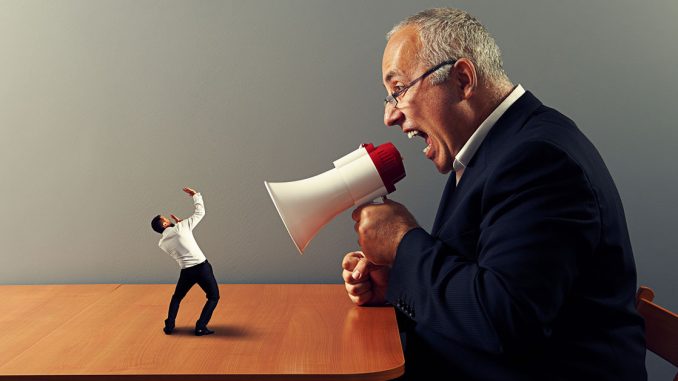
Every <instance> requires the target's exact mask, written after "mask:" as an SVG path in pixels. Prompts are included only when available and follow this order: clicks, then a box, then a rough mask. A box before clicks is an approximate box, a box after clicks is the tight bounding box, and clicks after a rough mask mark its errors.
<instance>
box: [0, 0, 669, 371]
mask: <svg viewBox="0 0 678 381" xmlns="http://www.w3.org/2000/svg"><path fill="white" fill-rule="evenodd" d="M433 6H457V7H460V8H464V9H466V10H468V11H470V12H471V13H472V14H474V15H475V16H476V17H478V18H479V19H480V20H481V22H483V23H484V24H485V25H486V26H487V27H488V29H489V30H490V32H492V33H493V35H494V36H495V38H496V39H497V41H498V43H499V45H500V46H501V47H502V49H503V53H504V62H505V67H506V70H507V72H508V73H509V76H510V77H511V78H512V80H513V81H514V82H516V83H521V84H522V85H523V86H524V87H525V88H527V89H529V90H531V91H533V92H534V93H535V94H536V95H537V96H538V97H540V98H541V99H542V101H544V102H545V103H546V104H548V105H551V106H553V107H555V108H557V109H559V110H560V111H561V112H563V113H565V114H566V115H568V116H570V117H571V118H573V119H574V120H575V121H576V122H577V123H578V125H579V126H580V128H581V129H582V130H583V131H584V132H585V133H586V134H587V135H588V136H589V138H590V139H591V140H592V141H593V142H594V143H595V144H596V145H597V147H598V148H599V150H600V151H601V153H602V155H603V157H604V158H605V159H606V162H607V165H608V167H609V169H610V171H611V172H612V175H613V176H614V178H615V180H616V183H617V185H618V187H619V191H620V193H621V195H622V198H623V200H624V203H625V208H626V216H627V219H628V224H629V228H630V232H631V238H632V242H633V246H634V250H635V255H636V261H637V267H638V279H639V283H640V284H645V285H649V286H651V287H653V288H654V289H655V290H656V292H657V294H658V297H657V300H658V302H659V303H661V304H664V305H666V306H667V307H669V308H672V309H673V310H678V300H677V299H676V298H675V294H674V293H673V292H674V290H675V286H676V281H675V279H674V276H673V273H674V272H675V271H676V268H678V259H677V257H676V255H675V249H674V241H675V240H674V237H675V236H674V234H675V233H674V231H675V227H676V223H675V219H674V216H675V214H676V211H678V207H676V204H675V202H674V195H676V194H678V181H677V180H676V175H678V171H676V166H675V164H674V152H675V148H676V147H678V133H677V132H676V128H675V125H676V123H675V121H674V116H675V111H676V109H677V107H678V101H677V100H678V97H677V96H676V89H677V88H678V75H676V68H677V67H678V44H676V42H675V38H676V36H678V23H676V22H675V19H676V17H677V16H678V2H676V1H668V0H667V1H661V0H651V1H645V2H639V1H628V0H624V1H613V0H607V1H583V0H576V1H567V2H563V1H539V0H525V1H513V2H510V3H509V2H498V1H489V0H488V1H455V2H442V1H418V2H416V3H415V2H406V1H401V2H393V1H381V0H380V1H369V2H365V1H330V0H328V1H297V0H281V1H251V2H250V1H199V2H198V1H195V2H189V1H149V0H146V1H129V0H116V1H90V0H82V1H50V2H48V1H25V0H21V1H19V0H16V1H14V0H3V1H0V51H1V52H2V59H1V60H0V129H1V132H2V134H1V138H0V179H2V186H1V187H0V196H1V198H2V200H3V202H2V206H3V207H2V210H3V215H4V218H2V219H0V231H1V232H2V246H3V248H2V251H1V252H0V260H1V261H2V263H3V265H2V266H0V284H45V283H154V282H162V283H172V282H174V281H175V280H176V277H177V273H178V270H177V267H176V264H175V263H174V262H173V261H172V260H171V259H170V258H168V257H167V256H166V255H165V254H163V253H162V252H161V251H160V250H159V249H158V248H157V246H156V242H157V239H158V236H157V235H156V233H154V232H152V231H151V229H150V227H149V221H150V218H151V217H152V216H154V215H155V214H158V213H167V214H168V213H175V214H177V215H180V216H186V215H188V214H189V213H191V211H192V205H191V202H190V199H189V198H188V197H187V196H185V195H184V194H183V193H182V192H181V188H182V187H183V186H187V185H188V186H192V187H195V188H196V189H198V190H200V191H202V193H203V195H204V197H205V203H206V207H207V216H206V218H205V219H204V221H203V223H202V224H201V225H200V227H199V228H198V229H197V230H196V237H197V240H198V242H199V243H200V245H201V247H202V248H203V250H204V251H205V253H206V254H207V256H208V258H209V259H210V261H211V262H213V264H214V268H215V271H216V275H217V278H218V279H219V280H220V281H221V282H223V283H316V282H321V283H338V282H340V281H341V279H340V276H339V273H340V261H341V258H342V257H343V254H344V253H345V252H347V251H350V250H353V249H355V248H356V237H355V235H354V232H353V222H352V221H351V219H350V212H345V213H343V214H342V215H340V216H339V217H338V218H337V219H335V220H334V221H333V222H332V223H330V224H329V225H328V226H327V227H326V228H325V229H324V230H323V231H321V232H320V234H319V235H318V236H317V237H316V239H315V240H314V241H313V242H312V243H311V245H310V246H309V248H308V251H307V253H306V254H305V255H304V256H300V255H298V254H297V253H296V250H295V248H294V246H293V244H292V242H291V240H290V239H289V237H288V236H287V232H286V231H285V228H284V226H283V224H282V222H281V221H280V219H279V218H278V215H277V213H276V211H275V208H274V206H273V204H272V202H271V201H270V199H269V197H268V194H267V192H266V190H265V188H264V185H263V181H264V180H269V181H291V180H296V179H300V178H305V177H309V176H312V175H315V174H318V173H320V172H323V171H326V170H328V169H330V168H331V163H332V161H333V160H335V159H337V158H339V157H341V156H343V155H344V154H346V153H348V152H350V151H352V150H353V149H355V148H356V147H357V146H358V144H359V143H361V142H374V143H377V144H379V143H383V142H385V141H393V142H394V143H395V144H396V146H397V147H398V148H399V149H400V151H401V152H402V153H403V155H404V157H405V160H406V161H405V165H406V169H407V174H408V175H407V178H406V179H405V180H404V181H402V182H401V183H399V184H398V186H397V188H398V190H397V192H396V193H395V194H393V197H392V198H393V199H395V200H398V201H400V202H403V203H405V204H406V205H407V206H408V207H409V208H410V210H411V211H412V212H413V213H414V214H415V216H416V217H417V219H418V220H419V222H420V223H421V224H422V225H423V226H424V227H425V228H427V229H430V226H431V225H432V222H433V216H434V214H435V210H436V207H437V203H438V199H439V197H440V194H441V192H442V188H443V185H444V182H445V177H444V176H441V175H439V174H438V173H437V172H436V171H435V168H434V167H433V165H432V164H431V163H429V162H428V161H427V160H426V159H425V158H424V157H423V155H422V154H421V149H423V145H422V144H421V141H419V140H416V141H414V140H413V141H412V142H411V141H408V140H407V138H406V136H405V135H403V134H401V133H399V131H398V130H396V129H390V130H389V129H387V128H386V127H384V126H383V124H382V99H383V97H384V95H385V94H384V90H383V88H382V86H381V82H380V74H381V73H380V67H381V54H382V51H383V47H384V44H385V39H384V34H385V33H386V32H387V31H388V30H389V29H390V28H391V26H392V25H393V24H395V23H396V22H398V21H399V20H401V19H402V18H404V17H406V16H407V15H409V14H412V13H414V12H416V11H418V10H421V9H424V8H429V7H433ZM648 363H649V366H650V371H651V375H652V377H653V378H654V377H656V379H668V377H670V373H671V369H670V367H668V366H665V365H664V364H663V363H661V362H660V361H658V360H656V358H654V357H652V356H650V358H649V359H648ZM664 375H665V376H664Z"/></svg>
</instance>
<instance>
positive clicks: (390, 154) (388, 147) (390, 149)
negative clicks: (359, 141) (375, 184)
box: [363, 142, 405, 193]
mask: <svg viewBox="0 0 678 381" xmlns="http://www.w3.org/2000/svg"><path fill="white" fill-rule="evenodd" d="M363 147H365V150H366V151H367V153H368V154H369V155H370V159H372V163H374V166H375V167H376V168H377V172H379V176H380V177H381V181H382V182H383V183H384V187H385V188H386V190H387V191H388V193H391V192H393V191H395V183H397V182H398V181H400V180H402V179H403V178H404V177H405V167H404V166H403V158H402V156H400V152H398V150H397V149H396V148H395V146H394V145H393V143H391V142H386V143H384V144H381V145H379V146H377V147H374V145H372V144H363Z"/></svg>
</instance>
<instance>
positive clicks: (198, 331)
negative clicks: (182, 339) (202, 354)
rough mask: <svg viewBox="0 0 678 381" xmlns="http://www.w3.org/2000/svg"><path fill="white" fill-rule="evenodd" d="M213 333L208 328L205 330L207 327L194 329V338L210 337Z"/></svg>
mask: <svg viewBox="0 0 678 381" xmlns="http://www.w3.org/2000/svg"><path fill="white" fill-rule="evenodd" d="M213 333H214V331H212V330H211V329H209V328H207V327H204V328H196V329H195V335H196V336H205V335H211V334H213Z"/></svg>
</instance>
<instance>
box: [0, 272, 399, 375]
mask: <svg viewBox="0 0 678 381" xmlns="http://www.w3.org/2000/svg"><path fill="white" fill-rule="evenodd" d="M219 290H220V292H221V300H220V301H219V305H218V306H217V309H216V310H215V312H214V316H213V317H212V321H211V322H210V324H209V327H210V328H212V329H213V330H215V331H216V334H214V335H209V336H202V337H197V336H194V335H193V329H194V326H195V321H196V320H197V318H198V316H199V315H200V310H201V309H202V306H203V304H204V301H205V294H204V293H203V292H202V290H201V289H200V288H199V287H198V286H197V285H196V286H195V287H194V288H193V289H191V291H190V292H189V294H188V296H187V297H186V298H185V299H184V301H183V302H182V304H181V308H180V309H179V316H178V317H177V322H176V325H177V327H176V329H175V332H174V334H172V335H171V336H167V335H165V334H164V333H163V332H162V327H163V320H164V319H165V318H166V313H167V305H168V303H169V300H170V297H171V295H172V293H173V291H174V285H169V284H150V285H128V284H123V285H121V284H95V285H47V286H0V379H9V378H11V379H17V378H18V377H17V376H23V377H21V379H23V380H35V379H41V380H42V379H69V380H70V379H80V380H85V379H86V380H102V379H106V380H111V379H118V378H126V379H130V380H179V379H181V380H222V379H223V380H245V379H246V380H296V379H307V380H311V379H312V380H317V379H332V380H344V379H346V380H386V379H391V378H395V377H398V376H399V375H401V374H402V373H403V370H404V359H403V353H402V350H401V346H400V338H399V335H398V329H397V324H396V320H395V313H394V311H393V308H391V307H357V306H355V305H353V304H352V303H351V302H350V300H349V299H348V297H347V296H346V292H345V291H344V288H343V285H327V284H312V285H291V284H290V285H288V284H271V285H265V284H251V285H250V284H231V285H221V286H220V288H219Z"/></svg>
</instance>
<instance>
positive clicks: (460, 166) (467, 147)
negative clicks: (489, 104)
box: [452, 84, 525, 185]
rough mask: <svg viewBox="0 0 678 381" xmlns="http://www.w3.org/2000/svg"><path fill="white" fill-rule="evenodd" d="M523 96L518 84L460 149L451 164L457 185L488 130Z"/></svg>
mask: <svg viewBox="0 0 678 381" xmlns="http://www.w3.org/2000/svg"><path fill="white" fill-rule="evenodd" d="M523 94H525V89H523V86H521V85H520V84H519V85H518V86H516V87H515V88H514V89H513V91H511V93H510V94H509V95H508V96H507V97H506V98H505V99H504V100H503V101H502V102H501V103H500V104H499V106H497V108H495V109H494V111H492V113H491V114H490V115H488V117H487V118H485V120H484V121H483V122H482V123H480V126H478V129H476V130H475V132H474V133H473V135H471V137H470V138H469V139H468V141H467V142H466V144H464V146H463V147H461V150H459V153H458V154H457V156H455V158H454V162H453V163H452V169H453V170H454V172H455V176H456V178H457V185H459V180H461V176H462V174H464V169H466V166H467V165H468V163H470V162H471V159H472V158H473V155H475V153H476V151H478V148H479V147H480V145H481V144H482V143H483V140H485V136H487V133H488V132H490V129H492V127H493V126H494V124H495V123H497V121H498V120H499V118H501V116H502V115H504V113H505V112H506V110H508V109H509V107H511V105H513V103H515V101H517V100H518V98H520V97H521V96H522V95H523Z"/></svg>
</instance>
